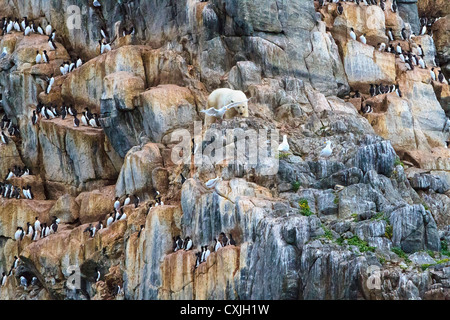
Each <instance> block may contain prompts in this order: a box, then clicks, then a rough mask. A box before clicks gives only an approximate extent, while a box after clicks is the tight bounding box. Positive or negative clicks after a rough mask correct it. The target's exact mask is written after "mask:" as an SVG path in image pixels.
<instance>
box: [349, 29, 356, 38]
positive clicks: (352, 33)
mask: <svg viewBox="0 0 450 320" xmlns="http://www.w3.org/2000/svg"><path fill="white" fill-rule="evenodd" d="M350 38H352V39H353V40H356V33H355V31H354V30H353V28H350Z"/></svg>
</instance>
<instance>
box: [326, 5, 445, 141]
mask: <svg viewBox="0 0 450 320" xmlns="http://www.w3.org/2000/svg"><path fill="white" fill-rule="evenodd" d="M328 2H329V3H337V7H336V11H337V14H338V15H342V14H344V6H343V5H342V2H352V3H356V5H360V4H363V5H367V6H372V5H374V6H377V5H379V6H380V7H381V9H382V10H383V11H385V10H386V3H385V0H380V1H379V3H378V1H377V0H362V1H360V0H349V1H345V0H343V1H340V0H329V1H328ZM325 5H327V2H326V1H325V0H319V7H323V6H325ZM397 9H398V7H397V3H396V1H395V0H394V1H393V2H392V4H391V11H392V12H393V13H396V12H397ZM439 19H440V17H439V18H430V19H429V18H427V17H422V18H420V35H421V36H422V35H426V34H428V35H429V36H431V37H433V32H432V26H433V24H434V23H435V22H436V21H438V20H439ZM387 36H388V39H389V42H390V43H388V45H386V43H378V44H377V47H376V49H377V50H378V51H379V52H387V53H392V54H395V56H396V57H397V58H399V59H400V61H401V62H402V63H404V65H405V67H406V70H407V71H411V70H414V67H417V66H418V67H419V68H421V69H428V66H427V64H426V62H425V60H424V59H425V52H424V49H423V48H422V45H421V44H415V43H414V44H413V39H414V38H415V37H416V35H415V33H414V32H413V31H411V30H410V31H409V32H408V31H407V30H406V28H402V30H401V32H400V35H399V37H398V38H397V39H396V37H395V33H394V31H393V29H392V28H389V29H388V31H387ZM349 37H350V38H351V39H352V40H354V41H358V40H359V41H360V42H361V43H363V44H364V45H367V39H366V34H364V33H363V34H361V35H360V36H359V37H357V34H356V32H355V30H354V29H353V28H352V27H351V28H350V31H349ZM401 41H407V42H409V44H410V48H411V50H409V51H406V50H405V49H404V48H403V47H402V43H401ZM394 45H395V47H394ZM413 49H414V50H413ZM432 61H433V67H432V68H431V69H430V79H431V81H438V82H440V83H442V84H448V81H447V79H445V76H444V74H443V73H442V70H440V69H438V68H437V64H436V61H435V57H433V60H432ZM389 93H395V94H396V95H397V96H398V97H402V93H401V91H400V87H399V84H398V83H397V84H392V85H383V83H380V84H370V89H369V94H370V97H375V96H377V95H383V94H389ZM352 98H362V100H361V112H362V113H363V114H368V113H372V112H373V107H372V104H371V103H370V102H366V103H364V100H365V99H364V97H363V96H362V95H361V94H360V92H359V90H355V91H354V94H353V95H352ZM448 122H449V119H446V121H445V123H444V129H443V131H446V130H449V129H448V128H447V127H448V126H447V123H448ZM446 128H447V129H446ZM447 146H448V142H447Z"/></svg>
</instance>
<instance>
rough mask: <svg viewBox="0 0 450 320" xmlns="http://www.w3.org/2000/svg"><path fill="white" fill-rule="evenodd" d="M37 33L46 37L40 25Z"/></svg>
mask: <svg viewBox="0 0 450 320" xmlns="http://www.w3.org/2000/svg"><path fill="white" fill-rule="evenodd" d="M37 32H38V33H40V34H42V35H44V30H43V29H42V27H41V25H40V24H39V25H38V27H37Z"/></svg>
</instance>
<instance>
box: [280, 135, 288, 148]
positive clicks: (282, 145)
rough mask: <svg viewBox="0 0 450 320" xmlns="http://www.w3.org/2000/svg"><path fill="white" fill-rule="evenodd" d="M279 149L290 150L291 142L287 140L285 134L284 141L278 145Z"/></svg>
mask: <svg viewBox="0 0 450 320" xmlns="http://www.w3.org/2000/svg"><path fill="white" fill-rule="evenodd" d="M278 151H280V152H288V151H289V143H288V141H287V135H283V142H282V143H280V145H279V146H278Z"/></svg>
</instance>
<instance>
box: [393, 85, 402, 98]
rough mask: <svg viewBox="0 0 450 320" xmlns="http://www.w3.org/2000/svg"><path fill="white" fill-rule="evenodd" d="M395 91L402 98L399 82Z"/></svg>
mask: <svg viewBox="0 0 450 320" xmlns="http://www.w3.org/2000/svg"><path fill="white" fill-rule="evenodd" d="M395 93H396V94H397V96H399V97H400V98H401V97H402V92H401V91H400V88H399V86H398V84H397V85H396V86H395Z"/></svg>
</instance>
